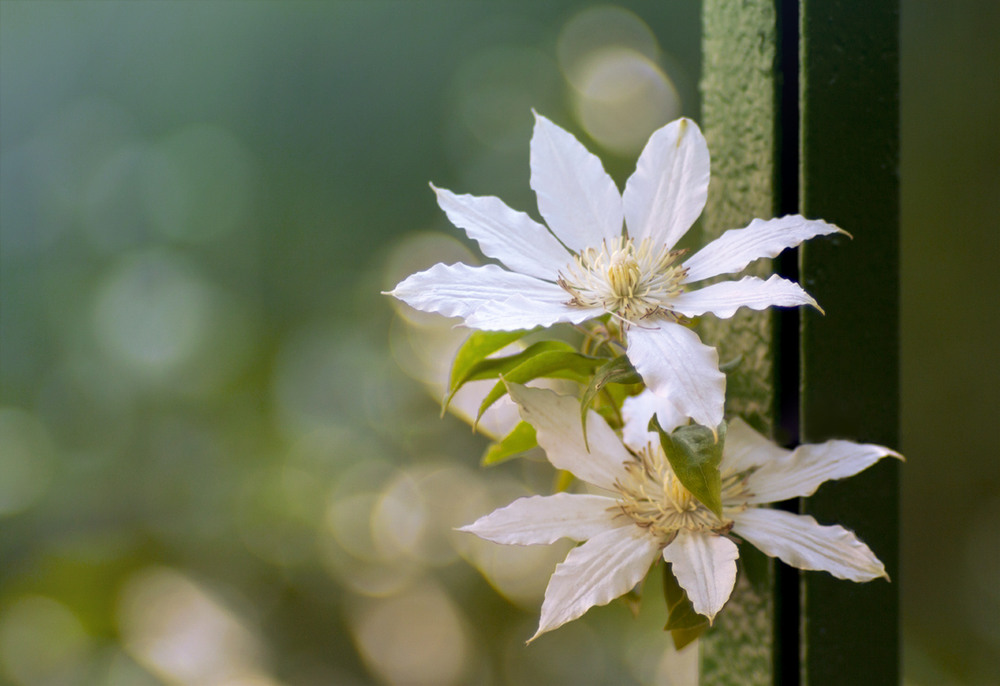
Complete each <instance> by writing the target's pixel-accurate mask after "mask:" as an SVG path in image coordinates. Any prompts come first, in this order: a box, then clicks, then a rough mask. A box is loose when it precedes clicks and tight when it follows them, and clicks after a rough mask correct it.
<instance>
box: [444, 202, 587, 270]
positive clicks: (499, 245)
mask: <svg viewBox="0 0 1000 686" xmlns="http://www.w3.org/2000/svg"><path fill="white" fill-rule="evenodd" d="M431 188H433V189H434V192H435V193H436V194H437V200H438V205H440V206H441V209H442V210H444V212H445V214H447V215H448V219H449V220H451V223H452V224H454V225H455V226H457V227H458V228H460V229H464V230H465V232H466V233H467V234H469V238H471V239H473V240H474V241H476V242H477V243H479V247H480V249H481V250H482V251H483V254H484V255H487V256H489V257H494V258H496V259H498V260H500V261H501V262H503V263H504V264H505V265H507V267H508V268H510V269H512V270H513V271H515V272H520V273H522V274H528V275H529V276H535V277H538V278H539V279H547V280H549V281H555V280H556V279H557V278H558V272H559V270H560V269H562V268H563V267H565V266H566V264H568V263H569V262H570V261H571V260H572V256H571V255H570V254H569V253H568V252H567V251H566V248H564V247H563V246H562V245H560V244H559V241H557V240H556V238H555V236H553V235H552V234H551V233H549V230H548V229H546V228H545V227H544V226H542V225H541V224H539V223H538V222H536V221H535V220H534V219H532V218H531V217H529V216H528V215H526V214H525V213H524V212H516V211H514V210H512V209H511V208H509V207H507V205H505V204H504V202H503V201H502V200H500V198H495V197H492V196H490V197H484V198H480V197H476V196H473V195H455V194H454V193H452V192H451V191H448V190H445V189H443V188H435V187H434V185H433V184H432V185H431Z"/></svg>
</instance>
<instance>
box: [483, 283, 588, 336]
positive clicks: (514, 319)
mask: <svg viewBox="0 0 1000 686" xmlns="http://www.w3.org/2000/svg"><path fill="white" fill-rule="evenodd" d="M536 283H537V284H538V285H535V287H534V291H533V292H532V293H530V294H529V293H526V292H525V291H522V292H520V293H515V294H514V295H511V296H509V297H508V298H507V299H506V300H504V301H502V302H501V301H492V302H487V303H483V304H482V306H480V307H479V308H478V309H476V311H475V312H473V313H472V314H470V315H469V316H468V317H466V319H465V323H466V324H467V325H468V326H471V327H472V328H474V329H485V330H487V331H516V330H517V329H531V328H533V327H535V326H551V325H552V324H555V323H557V322H569V323H570V324H579V323H580V322H584V321H586V320H588V319H591V318H593V317H599V316H601V315H602V314H604V310H603V309H601V308H596V307H591V308H581V307H575V306H572V305H569V304H568V303H567V302H566V291H564V290H562V289H561V288H559V287H558V286H553V285H552V284H548V283H545V282H544V281H537V282H536Z"/></svg>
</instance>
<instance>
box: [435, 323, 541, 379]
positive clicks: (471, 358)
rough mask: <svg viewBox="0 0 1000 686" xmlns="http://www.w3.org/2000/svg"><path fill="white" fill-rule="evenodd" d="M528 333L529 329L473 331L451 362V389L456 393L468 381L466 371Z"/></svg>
mask: <svg viewBox="0 0 1000 686" xmlns="http://www.w3.org/2000/svg"><path fill="white" fill-rule="evenodd" d="M527 333H528V331H527V330H521V331H473V332H472V335H470V336H469V337H468V338H466V339H465V343H463V344H462V345H461V347H460V348H459V349H458V352H456V353H455V361H454V362H452V363H451V376H450V378H449V380H448V388H449V390H451V391H452V393H454V391H455V390H457V389H458V388H459V387H461V385H462V384H463V383H465V382H466V381H468V379H467V378H466V372H468V370H469V369H470V368H471V367H473V366H474V365H475V364H477V363H478V362H481V361H482V360H485V359H486V357H487V356H489V355H492V354H493V353H495V352H496V351H497V350H500V349H501V348H503V347H505V346H508V345H510V344H511V343H513V342H514V341H516V340H520V339H521V338H523V337H524V335H525V334H527Z"/></svg>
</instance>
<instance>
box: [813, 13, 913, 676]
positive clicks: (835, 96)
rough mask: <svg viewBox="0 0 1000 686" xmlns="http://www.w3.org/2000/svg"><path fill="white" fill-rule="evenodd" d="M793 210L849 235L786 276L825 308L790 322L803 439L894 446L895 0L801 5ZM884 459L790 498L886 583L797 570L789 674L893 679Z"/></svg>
mask: <svg viewBox="0 0 1000 686" xmlns="http://www.w3.org/2000/svg"><path fill="white" fill-rule="evenodd" d="M801 34H802V47H801V81H800V85H801V102H802V119H801V136H802V147H801V155H802V168H801V169H802V177H801V189H800V190H801V205H802V211H803V212H804V213H805V214H806V215H807V216H810V217H821V218H823V219H826V220H828V221H832V222H834V223H836V224H838V225H839V226H841V227H843V228H844V229H845V230H847V231H849V232H850V233H851V234H853V236H854V240H853V241H851V240H846V239H840V238H837V239H832V240H817V241H813V242H811V243H809V244H808V245H806V246H805V247H804V248H803V249H802V251H801V261H800V275H801V281H802V283H803V285H804V286H805V287H806V289H807V290H808V291H809V292H810V293H812V295H813V296H814V297H816V299H817V300H818V301H819V303H820V304H821V305H822V306H823V307H824V309H825V310H826V315H825V316H823V315H820V314H819V313H816V312H812V311H809V312H804V313H803V321H802V349H801V355H802V390H801V430H802V440H803V442H816V441H822V440H826V439H829V438H834V437H840V438H850V439H854V440H859V441H870V442H876V443H882V444H886V445H889V446H894V445H898V439H899V435H898V434H899V430H898V413H899V372H898V350H899V334H898V309H899V305H898V301H899V287H898V259H899V257H898V247H899V246H898V240H899V239H898V231H899V200H898V198H899V179H898V171H897V169H898V162H899V144H898V135H899V124H898V98H899V96H898V93H899V83H898V3H897V0H869V1H867V2H845V1H843V0H804V1H803V2H802V4H801ZM898 468H899V465H898V463H895V462H894V461H888V460H887V461H884V463H882V464H879V465H876V467H874V468H872V469H870V470H868V471H867V472H865V473H863V474H861V475H859V476H857V477H853V478H851V479H848V480H846V481H843V482H838V483H830V484H826V485H824V486H823V487H822V488H821V489H820V490H819V492H818V493H817V494H816V495H814V496H813V497H811V498H808V499H807V500H806V501H805V504H804V511H805V512H808V513H809V514H812V515H813V516H815V517H816V518H817V519H818V520H819V521H820V522H821V523H828V524H829V523H839V524H842V525H844V526H845V527H847V528H849V529H852V530H853V531H855V532H856V533H857V534H858V535H859V536H860V537H861V538H862V539H863V540H864V541H865V542H866V543H868V544H869V545H870V546H871V548H872V549H873V550H874V551H875V554H876V555H878V556H879V557H880V558H881V559H882V561H883V562H884V563H885V564H886V568H887V570H888V572H889V574H890V575H892V576H893V577H894V578H895V579H896V580H895V581H894V582H893V583H887V582H886V581H882V580H878V581H874V582H870V583H867V584H854V583H851V582H847V581H840V580H837V579H834V578H832V577H830V576H829V575H826V574H819V573H808V574H804V575H803V577H802V584H803V599H804V600H803V612H804V614H803V632H802V648H803V665H802V667H803V682H804V683H806V684H808V685H809V686H827V685H829V686H840V685H842V684H852V685H863V684H877V685H879V686H883V685H886V684H894V683H898V682H899V678H900V674H899V610H898V607H899V598H898V591H899V586H898V576H899V554H898V545H899V543H898V541H899V534H898V531H899V517H898V508H899V483H898Z"/></svg>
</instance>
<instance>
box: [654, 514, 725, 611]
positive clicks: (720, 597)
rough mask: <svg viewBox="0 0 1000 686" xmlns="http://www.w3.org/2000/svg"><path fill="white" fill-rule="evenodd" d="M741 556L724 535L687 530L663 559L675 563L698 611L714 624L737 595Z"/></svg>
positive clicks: (678, 579) (669, 546)
mask: <svg viewBox="0 0 1000 686" xmlns="http://www.w3.org/2000/svg"><path fill="white" fill-rule="evenodd" d="M739 556H740V551H739V548H737V547H736V544H735V543H733V542H732V541H730V540H729V539H728V538H726V537H724V536H719V535H718V534H713V533H711V532H701V531H686V530H683V529H682V530H681V531H679V532H678V533H677V538H675V539H674V540H673V541H672V542H671V543H670V545H668V546H667V547H666V548H664V549H663V559H664V560H666V561H667V562H669V563H670V564H671V569H672V570H673V572H674V576H676V577H677V583H679V584H680V585H681V588H683V589H684V590H685V591H687V594H688V598H690V599H691V604H692V605H693V606H694V611H695V612H697V613H698V614H700V615H704V616H706V617H708V621H710V622H711V621H712V620H713V619H714V618H715V615H716V614H717V613H718V612H719V610H721V609H722V606H723V605H725V604H726V601H727V600H729V596H730V594H731V593H732V592H733V586H734V585H735V584H736V558H738V557H739Z"/></svg>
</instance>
